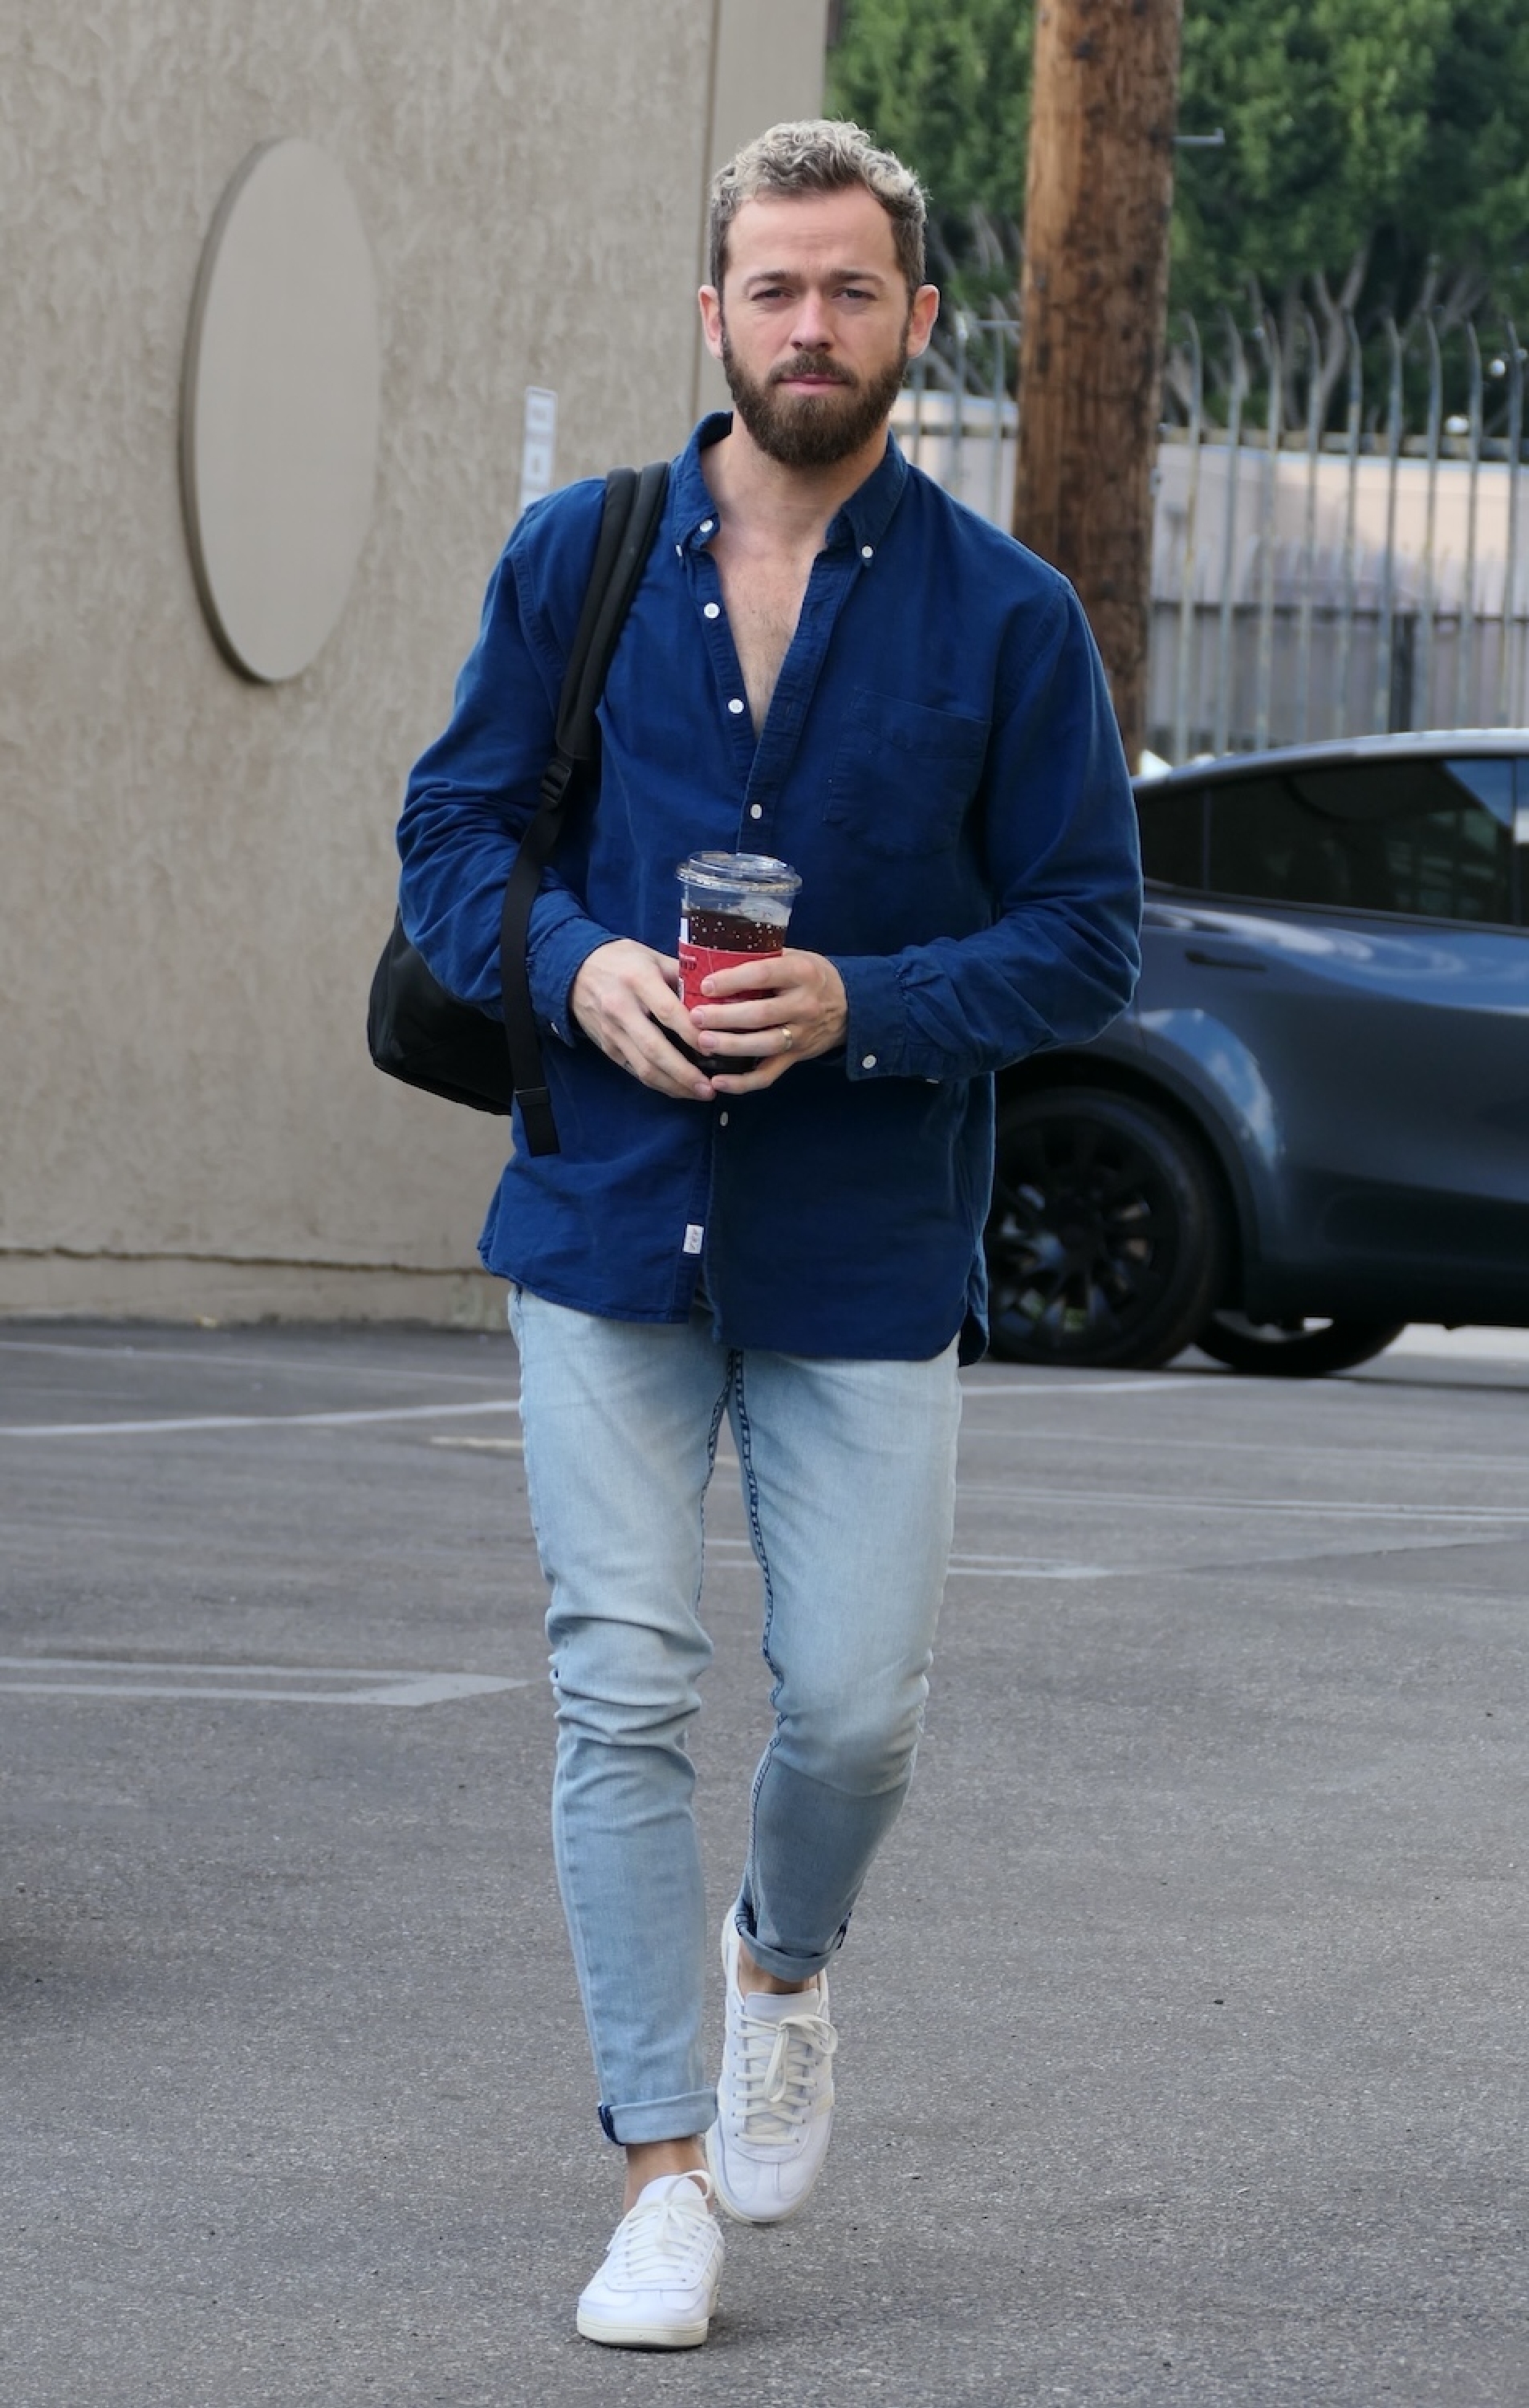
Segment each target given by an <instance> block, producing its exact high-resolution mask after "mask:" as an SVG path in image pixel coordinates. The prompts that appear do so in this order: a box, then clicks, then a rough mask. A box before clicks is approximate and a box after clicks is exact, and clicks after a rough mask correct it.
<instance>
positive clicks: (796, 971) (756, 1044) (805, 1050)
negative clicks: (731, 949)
mask: <svg viewBox="0 0 1529 2408" xmlns="http://www.w3.org/2000/svg"><path fill="white" fill-rule="evenodd" d="M701 993H702V995H703V996H705V997H706V1001H705V1002H704V1003H701V1004H699V1005H697V1006H696V1008H695V1010H694V1011H693V1012H692V1013H691V1015H690V1018H691V1022H692V1025H693V1030H694V1034H693V1037H692V1039H691V1042H692V1043H693V1045H694V1047H695V1050H696V1052H697V1053H699V1054H706V1055H707V1057H708V1060H709V1063H710V1067H711V1078H712V1083H713V1084H714V1086H715V1088H716V1091H717V1093H718V1095H720V1096H749V1095H752V1094H753V1093H754V1092H755V1091H756V1089H759V1088H762V1087H771V1086H773V1085H774V1084H775V1082H776V1081H777V1079H779V1078H780V1077H782V1076H783V1075H784V1073H785V1072H786V1071H787V1070H789V1069H790V1068H791V1066H792V1064H793V1062H810V1061H811V1059H812V1057H813V1055H814V1054H831V1053H832V1052H833V1050H834V1047H835V1046H836V1045H842V1044H843V1042H844V1034H845V1030H846V1028H847V1027H848V1025H849V1020H850V1007H849V1002H848V1000H847V998H846V996H845V993H844V981H843V980H842V979H841V978H840V976H839V974H838V972H837V970H836V968H834V965H833V963H832V962H831V961H829V960H828V959H827V958H826V956H825V955H824V954H822V953H793V952H792V951H790V950H789V949H788V950H787V951H786V952H785V953H773V954H766V955H765V957H764V960H763V961H758V962H740V963H739V964H738V965H737V967H736V968H734V969H727V970H713V971H712V973H711V976H710V977H709V978H708V979H706V980H704V981H703V982H702V986H701ZM739 995H741V996H746V997H747V1000H746V1001H743V1002H730V1001H729V1000H728V998H729V996H739ZM729 1054H733V1055H737V1054H741V1055H742V1056H743V1057H744V1059H745V1060H748V1059H750V1057H751V1056H752V1057H757V1060H758V1068H757V1069H754V1070H750V1071H749V1072H746V1073H742V1074H733V1075H729V1073H728V1069H727V1060H728V1056H729Z"/></svg>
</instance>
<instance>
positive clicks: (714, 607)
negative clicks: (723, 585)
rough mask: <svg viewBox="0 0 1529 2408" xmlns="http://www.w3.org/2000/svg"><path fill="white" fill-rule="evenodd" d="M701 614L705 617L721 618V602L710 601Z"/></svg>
mask: <svg viewBox="0 0 1529 2408" xmlns="http://www.w3.org/2000/svg"><path fill="white" fill-rule="evenodd" d="M701 615H702V617H703V618H704V619H720V618H721V617H722V604H721V603H720V602H708V603H707V606H706V608H705V609H704V610H703V611H702V613H701Z"/></svg>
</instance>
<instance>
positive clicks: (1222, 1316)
mask: <svg viewBox="0 0 1529 2408" xmlns="http://www.w3.org/2000/svg"><path fill="white" fill-rule="evenodd" d="M1406 1327H1407V1324H1406V1322H1405V1321H1248V1320H1246V1319H1245V1318H1244V1316H1243V1315H1242V1314H1241V1313H1240V1312H1213V1313H1212V1314H1211V1316H1210V1319H1209V1320H1208V1321H1207V1324H1206V1326H1205V1327H1204V1328H1203V1329H1200V1330H1196V1332H1195V1335H1194V1343H1195V1344H1196V1346H1198V1348H1199V1349H1200V1352H1201V1354H1202V1355H1212V1356H1213V1357H1214V1359H1215V1360H1216V1361H1217V1362H1218V1363H1225V1364H1228V1365H1229V1366H1230V1368H1231V1369H1233V1370H1234V1371H1252V1372H1256V1373H1259V1374H1261V1375H1262V1376H1264V1377H1265V1378H1269V1379H1276V1380H1318V1379H1320V1378H1321V1377H1322V1373H1323V1372H1324V1371H1351V1370H1352V1369H1353V1367H1354V1365H1355V1364H1356V1363H1367V1362H1368V1361H1369V1360H1370V1357H1371V1356H1372V1355H1380V1354H1383V1353H1384V1351H1385V1349H1386V1348H1387V1347H1388V1346H1389V1345H1390V1344H1391V1341H1392V1340H1393V1338H1399V1337H1400V1336H1401V1334H1402V1332H1403V1330H1404V1329H1405V1328H1406Z"/></svg>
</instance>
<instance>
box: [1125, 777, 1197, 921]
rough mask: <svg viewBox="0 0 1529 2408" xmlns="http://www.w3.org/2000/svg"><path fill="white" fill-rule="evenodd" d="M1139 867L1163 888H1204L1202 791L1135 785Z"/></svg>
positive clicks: (1194, 889) (1186, 787) (1189, 788)
mask: <svg viewBox="0 0 1529 2408" xmlns="http://www.w3.org/2000/svg"><path fill="white" fill-rule="evenodd" d="M1136 817H1137V819H1138V820H1139V821H1140V823H1141V868H1142V875H1143V877H1145V878H1151V879H1155V880H1156V881H1157V882H1159V884H1161V885H1164V886H1187V887H1190V888H1192V889H1193V891H1194V892H1195V893H1196V894H1198V893H1200V892H1201V891H1203V889H1204V886H1205V788H1204V787H1203V786H1167V787H1159V786H1138V787H1137V789H1136Z"/></svg>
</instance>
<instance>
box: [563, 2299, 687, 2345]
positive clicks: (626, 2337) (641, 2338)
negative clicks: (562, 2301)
mask: <svg viewBox="0 0 1529 2408" xmlns="http://www.w3.org/2000/svg"><path fill="white" fill-rule="evenodd" d="M575 2322H576V2324H577V2325H578V2327H579V2331H580V2332H581V2333H582V2334H583V2336H584V2339H585V2340H586V2341H597V2342H601V2343H604V2345H605V2347H606V2348H607V2349H699V2348H700V2346H701V2343H703V2342H704V2341H705V2339H706V2337H707V2333H708V2332H709V2331H710V2330H711V2318H710V2317H709V2316H702V2317H701V2318H700V2319H699V2321H698V2322H696V2323H694V2324H686V2325H650V2324H640V2325H639V2324H622V2323H621V2322H620V2321H619V2320H618V2319H617V2318H615V2317H613V2316H595V2315H589V2314H588V2313H587V2312H586V2311H585V2310H584V2309H583V2308H580V2309H579V2314H578V2315H577V2317H576V2318H575Z"/></svg>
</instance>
